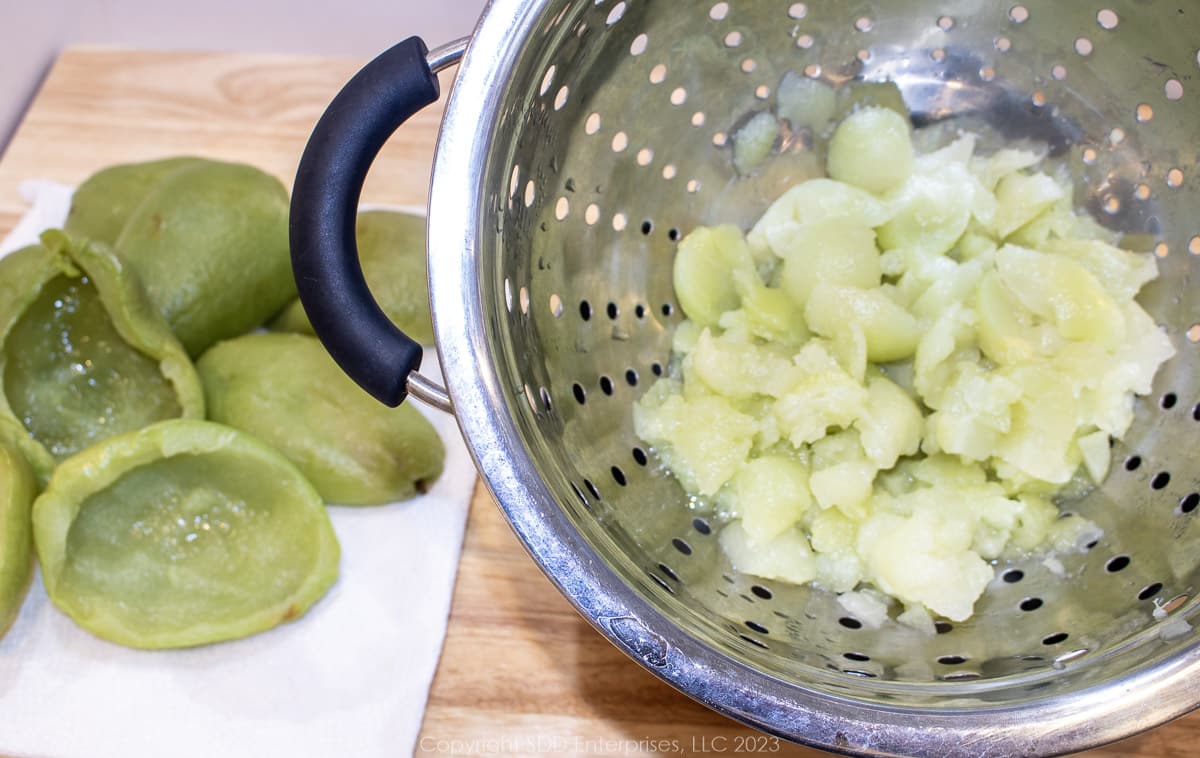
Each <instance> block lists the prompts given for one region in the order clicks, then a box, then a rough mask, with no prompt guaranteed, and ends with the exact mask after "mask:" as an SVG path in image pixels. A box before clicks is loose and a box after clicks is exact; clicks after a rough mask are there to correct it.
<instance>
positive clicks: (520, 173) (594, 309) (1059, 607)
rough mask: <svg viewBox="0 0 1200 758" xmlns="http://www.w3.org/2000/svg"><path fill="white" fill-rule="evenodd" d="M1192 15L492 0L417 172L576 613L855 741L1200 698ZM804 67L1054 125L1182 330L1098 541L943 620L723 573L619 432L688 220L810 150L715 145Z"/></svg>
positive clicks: (473, 426)
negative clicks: (761, 153) (749, 153)
mask: <svg viewBox="0 0 1200 758" xmlns="http://www.w3.org/2000/svg"><path fill="white" fill-rule="evenodd" d="M1177 10H1178V9H1177V7H1176V6H1175V5H1163V4H1158V3H1146V2H1141V1H1140V0H1112V2H1107V3H1105V4H1103V5H1094V4H1090V3H1089V4H1084V3H1062V2H1053V1H1052V0H1038V1H1037V2H1034V1H1032V0H1030V1H1029V2H1024V3H1022V4H1020V5H1011V4H1007V3H1006V4H994V3H989V2H985V1H984V0H951V1H950V2H941V3H936V4H935V3H923V2H914V1H911V0H910V1H907V2H886V3H884V2H869V1H866V0H854V1H852V2H833V0H826V1H824V2H809V3H807V4H803V3H790V2H767V1H765V0H764V1H763V2H758V1H757V0H756V1H755V2H731V3H724V2H706V3H691V2H687V3H658V2H650V1H649V0H643V1H642V2H634V1H632V0H630V1H629V2H614V0H598V1H597V0H579V1H578V2H552V1H551V0H494V2H493V3H492V4H491V6H490V7H489V10H488V12H487V13H486V15H485V17H484V19H483V20H482V22H481V24H480V26H479V28H478V30H477V33H476V35H475V37H474V39H473V40H472V42H471V44H470V46H469V49H468V51H467V54H466V56H465V58H464V60H463V64H462V67H461V68H460V71H459V75H458V80H457V84H456V88H455V90H454V92H453V93H452V95H451V97H450V101H449V103H448V106H447V110H446V115H445V118H444V122H443V127H442V133H441V137H440V141H439V145H438V153H437V159H436V163H435V170H434V175H433V176H434V178H433V185H432V193H431V201H430V216H429V218H430V224H429V227H430V239H429V256H430V261H429V265H430V274H431V282H432V283H431V294H432V306H433V309H434V313H435V327H436V331H437V336H438V349H439V353H440V356H441V360H442V366H443V369H444V372H445V375H446V378H447V383H448V390H449V395H450V398H451V399H452V400H453V405H454V408H455V413H456V416H457V418H458V421H459V424H460V426H461V427H462V430H463V432H464V434H465V436H466V438H467V440H468V443H469V445H470V447H471V449H472V452H473V454H474V456H475V458H476V461H477V463H478V465H479V468H480V470H481V471H482V473H483V475H484V477H485V479H486V481H487V483H488V486H489V487H490V488H491V489H492V492H493V493H494V494H495V495H496V498H497V500H498V501H499V503H500V505H501V507H502V508H503V509H504V511H505V513H506V514H507V516H508V518H509V520H510V522H511V523H512V525H513V528H514V529H515V531H516V532H517V534H518V535H519V536H520V538H521V539H522V541H523V542H524V543H525V545H526V547H527V548H528V549H529V551H530V553H531V554H532V555H533V557H534V558H535V560H537V561H538V563H539V564H540V565H541V566H542V568H543V569H544V570H545V571H546V573H547V575H548V576H549V577H550V578H551V579H552V581H554V582H555V584H556V585H557V586H558V587H559V588H560V589H561V590H562V591H563V592H564V594H565V595H566V596H567V597H568V598H570V599H571V601H572V602H573V603H574V604H575V605H576V607H577V608H578V609H579V611H580V612H581V613H582V614H583V615H584V617H585V618H587V619H588V620H589V621H590V622H591V623H592V624H593V625H595V626H596V628H597V629H599V630H600V631H601V632H602V633H603V634H605V635H606V636H607V637H608V638H609V639H611V640H612V641H613V642H614V644H617V645H618V646H619V647H621V648H622V649H624V650H625V651H626V652H627V653H629V654H630V655H631V656H632V657H633V658H635V659H636V660H638V661H640V662H641V663H642V664H643V665H644V666H645V667H646V668H647V669H648V670H650V671H652V672H654V673H655V674H657V675H658V676H660V677H662V678H663V679H665V680H667V681H668V682H670V683H672V684H673V685H674V686H676V687H678V688H679V689H681V690H682V691H684V692H686V693H688V694H689V695H691V696H693V697H695V698H696V699H698V700H700V701H701V702H703V703H705V704H706V705H709V706H711V707H713V708H715V709H717V710H720V711H722V712H723V713H726V714H728V715H730V716H732V717H734V718H737V719H740V720H742V721H744V722H746V723H749V724H752V725H754V726H757V727H759V728H761V729H764V730H766V731H769V732H773V733H776V734H780V735H783V736H786V737H789V738H791V739H795V740H799V741H803V742H806V743H809V744H813V745H816V746H819V747H823V748H825V749H830V750H838V751H843V752H850V753H856V754H870V755H885V754H898V755H914V754H919V755H938V756H941V755H963V756H966V755H982V754H991V755H1012V754H1022V755H1031V754H1055V753H1061V752H1066V751H1071V750H1079V749H1083V748H1085V747H1089V746H1093V745H1097V744H1101V743H1104V742H1108V741H1112V740H1115V739H1119V738H1121V737H1124V736H1127V735H1129V734H1133V733H1135V732H1138V731H1141V730H1144V729H1147V728H1150V727H1153V726H1155V725H1157V724H1160V723H1162V722H1163V721H1166V720H1168V719H1170V718H1173V717H1175V716H1178V715H1181V714H1182V713H1184V712H1186V711H1188V710H1190V709H1192V708H1194V707H1195V706H1196V705H1197V701H1198V700H1200V688H1198V687H1197V685H1196V681H1197V677H1200V641H1198V640H1197V636H1196V634H1195V633H1194V631H1193V630H1192V628H1191V626H1190V625H1189V623H1188V622H1189V621H1190V622H1191V623H1195V622H1196V620H1197V619H1196V617H1197V615H1198V614H1197V611H1196V609H1197V607H1198V604H1197V601H1196V600H1195V599H1194V597H1195V595H1196V591H1197V584H1200V509H1197V508H1196V505H1197V502H1200V495H1193V493H1194V492H1195V491H1196V490H1197V489H1200V469H1198V468H1197V466H1196V465H1195V463H1194V461H1193V455H1192V452H1191V451H1192V448H1193V440H1194V439H1195V437H1196V432H1197V431H1198V430H1200V421H1197V419H1200V411H1198V410H1194V408H1195V406H1196V404H1197V402H1198V401H1200V386H1198V379H1200V377H1198V375H1197V372H1196V370H1195V363H1196V350H1197V347H1196V345H1195V344H1194V343H1195V341H1197V340H1200V327H1194V326H1193V325H1195V324H1197V323H1200V299H1197V298H1196V297H1195V296H1194V295H1193V294H1192V281H1193V277H1194V276H1195V274H1196V271H1197V269H1196V267H1197V264H1198V263H1200V257H1198V255H1196V254H1200V220H1198V219H1200V214H1197V212H1196V211H1197V208H1198V207H1200V202H1198V200H1200V192H1198V188H1200V181H1198V179H1200V177H1197V176H1196V175H1195V171H1196V169H1195V167H1196V165H1197V140H1196V138H1195V134H1196V131H1195V126H1194V125H1195V123H1196V116H1197V115H1200V109H1198V108H1197V107H1196V103H1198V102H1200V93H1197V92H1193V91H1191V89H1192V88H1193V87H1194V86H1195V85H1193V84H1192V82H1193V81H1194V80H1195V74H1196V70H1197V68H1198V67H1200V53H1198V51H1197V47H1198V45H1200V34H1197V30H1198V28H1200V22H1197V21H1196V19H1197V18H1198V17H1200V14H1193V13H1192V12H1191V9H1190V8H1189V9H1186V10H1187V12H1186V13H1183V14H1180V13H1177V12H1176V11H1177ZM1102 11H1103V12H1102ZM1110 14H1111V15H1110ZM1114 20H1115V24H1114V23H1112V22H1113V21H1114ZM641 35H645V41H644V42H642V41H640V40H641ZM789 72H795V73H797V74H799V75H805V76H812V77H820V78H823V79H825V80H827V81H829V82H831V83H833V84H835V85H837V86H846V85H848V84H849V83H853V82H859V81H885V80H886V81H894V82H896V83H897V85H898V86H899V88H900V90H901V92H902V93H903V95H904V99H905V101H906V103H907V104H908V106H909V107H910V109H911V110H912V111H913V113H914V120H915V121H916V122H917V123H919V124H922V125H926V124H928V125H931V126H932V127H933V128H932V129H930V130H928V131H927V134H929V135H932V136H930V137H929V139H936V138H937V137H938V136H939V135H940V136H941V137H943V138H944V137H945V136H946V135H948V134H949V133H950V132H951V131H952V130H954V129H956V128H958V127H960V126H961V127H965V128H971V129H975V130H983V131H984V133H985V136H986V137H987V139H986V140H985V143H986V144H985V147H995V146H996V145H998V144H1001V143H1008V142H1011V141H1014V140H1032V141H1036V142H1043V143H1046V144H1047V145H1048V146H1049V147H1050V148H1051V150H1052V151H1053V152H1054V154H1055V155H1056V156H1058V158H1059V160H1061V161H1062V163H1063V165H1065V166H1066V167H1068V168H1069V170H1070V171H1071V172H1072V176H1073V177H1074V178H1075V180H1076V183H1077V190H1078V196H1077V200H1078V202H1079V204H1080V205H1081V206H1083V207H1086V208H1087V209H1089V210H1090V211H1092V212H1093V214H1094V215H1096V216H1097V218H1098V219H1099V220H1100V221H1101V223H1103V224H1105V225H1107V226H1109V227H1110V228H1114V229H1120V230H1122V231H1124V232H1126V238H1125V239H1126V244H1127V245H1128V246H1130V247H1133V248H1135V249H1138V250H1142V251H1146V252H1147V254H1158V255H1160V270H1161V272H1162V275H1161V277H1160V279H1159V281H1157V282H1155V283H1154V284H1153V285H1152V286H1151V287H1149V288H1148V289H1147V291H1146V292H1145V293H1144V297H1143V298H1142V301H1143V303H1144V304H1145V305H1146V307H1147V308H1148V310H1149V311H1150V312H1151V313H1152V314H1153V315H1154V316H1155V317H1156V318H1157V319H1158V320H1159V321H1160V323H1162V324H1163V325H1164V326H1165V328H1166V329H1167V330H1168V332H1169V333H1170V335H1171V336H1172V338H1173V340H1174V342H1175V344H1176V347H1177V350H1178V355H1177V357H1176V358H1175V359H1173V360H1172V362H1171V363H1169V364H1168V365H1167V366H1166V367H1165V368H1164V369H1163V370H1162V371H1161V372H1160V375H1159V377H1158V379H1157V383H1156V387H1155V393H1154V395H1152V396H1150V397H1147V398H1144V399H1142V400H1140V401H1139V403H1138V406H1137V412H1136V421H1135V424H1134V427H1133V428H1132V429H1131V431H1130V433H1129V434H1128V435H1127V438H1126V440H1125V441H1124V442H1123V443H1121V444H1118V445H1117V446H1116V448H1115V450H1114V455H1115V456H1116V458H1115V465H1114V471H1113V474H1112V475H1111V476H1110V478H1109V480H1108V481H1107V482H1106V483H1105V485H1104V487H1103V488H1102V489H1100V490H1098V491H1097V492H1096V493H1094V494H1092V495H1091V496H1089V497H1088V498H1086V499H1084V500H1082V501H1080V502H1077V503H1073V504H1072V505H1071V506H1070V507H1071V508H1072V509H1073V510H1076V511H1078V512H1080V513H1083V514H1085V515H1087V516H1088V517H1089V518H1091V519H1093V520H1095V521H1097V522H1098V523H1100V525H1101V526H1102V527H1103V528H1104V530H1105V536H1104V537H1103V538H1102V539H1101V540H1100V541H1099V542H1098V543H1097V544H1096V545H1095V547H1094V548H1093V549H1092V550H1091V551H1090V552H1088V553H1087V554H1085V555H1079V556H1075V557H1074V559H1068V560H1064V564H1065V565H1064V569H1065V571H1066V573H1067V575H1068V577H1067V578H1066V579H1062V578H1059V577H1057V576H1055V575H1054V573H1053V571H1052V570H1051V567H1048V566H1046V565H1044V564H1043V563H1041V562H1040V561H1039V560H1036V559H1034V560H1029V561H1026V562H1020V563H1014V564H1013V565H1011V566H1007V565H1006V566H1003V567H1000V569H1001V570H1003V569H1008V568H1013V569H1019V570H1020V571H1021V572H1022V577H1021V578H1020V580H1019V581H1005V580H1003V579H1001V578H999V574H1000V571H998V572H997V574H998V578H997V580H996V582H995V583H994V584H993V586H992V587H991V588H989V591H988V593H987V595H986V596H985V598H984V599H983V600H982V601H981V602H980V604H979V606H978V613H977V615H976V617H975V618H973V619H971V620H970V621H968V622H965V623H962V624H956V625H953V626H952V627H950V628H946V627H943V630H944V633H941V634H938V635H936V636H934V637H923V636H921V635H919V634H917V633H915V632H913V631H911V630H908V629H906V628H904V627H902V626H900V625H898V624H895V623H894V622H888V623H886V624H885V625H884V626H883V627H882V628H880V629H877V630H872V629H869V628H866V627H865V626H862V625H859V626H858V627H854V623H853V621H855V620H853V619H851V620H850V621H849V622H848V621H847V619H849V618H850V614H848V613H847V612H846V611H845V610H844V609H842V608H841V607H840V606H839V604H838V603H837V602H836V599H835V598H833V597H831V596H830V595H828V594H827V593H823V592H818V591H812V590H809V589H807V588H796V587H789V586H786V585H782V584H777V583H769V582H762V581H759V580H755V579H753V578H751V577H745V576H741V575H738V574H737V573H736V572H735V571H733V570H732V568H731V567H730V566H729V564H728V562H727V561H726V560H725V558H724V556H723V555H722V554H721V552H720V550H719V548H718V546H717V544H716V538H715V535H716V527H717V524H716V523H715V522H712V521H709V520H706V518H705V517H704V516H703V515H702V514H698V513H696V512H693V511H692V510H690V509H689V507H688V502H687V498H686V495H685V494H684V493H683V492H682V490H681V489H680V488H679V486H678V485H677V484H676V483H675V481H674V480H673V479H671V478H670V477H669V476H668V475H667V474H666V473H665V472H664V471H663V470H662V469H661V468H660V467H658V466H657V465H656V462H655V460H654V458H653V454H652V451H647V450H645V449H644V446H643V445H642V443H640V442H639V441H638V440H637V438H636V437H635V435H634V434H633V430H632V421H631V417H630V407H631V404H632V402H633V401H634V400H635V399H636V398H637V397H638V396H639V395H640V393H642V392H643V391H644V390H645V389H646V388H647V387H648V386H649V385H650V384H651V383H652V381H653V380H654V377H655V373H656V370H655V366H658V367H659V370H661V369H662V367H664V366H666V364H667V361H668V357H669V353H670V338H671V333H672V330H673V328H674V326H675V324H677V323H678V322H679V320H680V319H681V316H680V314H679V313H678V309H677V307H676V304H675V301H674V295H673V292H672V289H671V276H670V271H671V261H672V256H673V254H674V245H675V242H676V240H677V239H678V238H679V237H681V236H682V235H684V234H686V233H687V232H688V231H689V230H690V229H692V228H693V227H694V226H696V225H698V224H705V223H712V222H718V221H720V222H732V223H738V224H741V225H743V227H744V226H746V225H748V224H749V223H750V221H752V220H753V219H754V218H755V217H756V216H757V215H759V214H760V213H761V212H762V210H763V208H764V207H765V206H766V204H767V203H769V201H770V200H771V199H773V198H774V197H775V196H777V195H778V194H779V193H780V192H781V191H782V190H783V189H784V188H786V187H787V186H789V185H791V184H792V183H794V182H796V181H798V180H800V179H803V178H806V177H808V176H812V175H813V173H814V172H815V171H816V170H817V167H818V166H819V165H821V156H820V155H819V153H818V151H816V150H814V149H813V146H812V145H811V143H809V142H808V141H806V140H805V139H803V135H799V136H797V135H789V134H787V133H781V138H780V140H781V141H780V146H781V150H780V154H779V155H778V156H777V157H775V158H774V159H773V160H772V161H771V162H770V163H769V164H767V165H764V166H763V167H762V168H761V169H760V170H759V171H758V172H757V173H755V174H753V175H751V176H748V177H739V176H738V175H737V173H736V172H735V171H734V169H733V167H732V163H731V160H730V144H729V136H728V135H729V134H731V133H732V132H733V131H734V130H735V129H736V127H737V126H738V125H739V124H740V123H743V122H744V120H746V119H747V118H749V117H750V116H751V115H752V114H753V113H755V112H757V111H760V110H766V109H771V108H773V107H774V103H773V100H772V97H773V92H774V89H775V87H776V86H777V85H778V83H779V81H780V80H781V78H782V77H783V76H784V75H786V74H788V73H789ZM1140 106H1145V108H1142V107H1140ZM1147 109H1149V110H1147ZM1147 116H1149V118H1147ZM1193 253H1195V254H1193ZM635 448H636V449H638V450H639V451H641V453H648V454H649V455H648V457H646V458H645V459H644V460H646V464H645V465H642V464H641V463H640V462H639V461H640V460H642V459H641V458H639V457H635V456H637V454H635V453H634V450H635ZM1122 464H1123V465H1122ZM1164 473H1165V474H1167V477H1166V478H1164V476H1163V474H1164ZM1193 498H1195V500H1193ZM1122 556H1126V557H1128V558H1129V561H1128V562H1127V563H1126V564H1125V565H1124V566H1122V567H1121V568H1120V569H1117V570H1114V567H1115V566H1118V565H1120V563H1121V562H1120V561H1118V562H1115V563H1114V562H1113V561H1112V559H1114V558H1120V557H1122ZM1010 576H1015V575H1010ZM1156 585H1157V587H1156ZM1034 600H1036V601H1037V602H1036V603H1035V602H1033V601H1034ZM1159 606H1161V610H1159V613H1158V615H1159V616H1162V618H1161V619H1160V618H1159V617H1157V616H1156V615H1155V613H1154V612H1155V610H1156V608H1157V607H1159Z"/></svg>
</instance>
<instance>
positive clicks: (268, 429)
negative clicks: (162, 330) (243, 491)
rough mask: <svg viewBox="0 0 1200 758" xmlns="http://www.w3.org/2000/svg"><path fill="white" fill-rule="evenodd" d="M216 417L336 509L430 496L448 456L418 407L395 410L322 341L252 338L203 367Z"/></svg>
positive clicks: (223, 347) (227, 345)
mask: <svg viewBox="0 0 1200 758" xmlns="http://www.w3.org/2000/svg"><path fill="white" fill-rule="evenodd" d="M196 368H197V369H198V370H199V372H200V378H201V380H202V381H203V383H204V393H205V397H206V398H207V400H206V402H207V405H208V409H209V417H210V418H211V419H212V420H214V421H218V422H220V423H223V424H229V425H230V426H233V427H236V428H238V429H241V430H243V431H245V432H249V433H250V434H253V435H255V436H256V437H258V438H259V439H261V440H263V441H265V442H267V443H268V444H270V445H273V446H274V447H275V448H276V449H277V450H279V451H280V452H281V453H283V455H285V456H286V457H287V458H288V459H289V460H291V461H292V462H293V463H295V464H296V466H297V467H298V468H299V469H300V470H301V471H302V472H304V475H305V476H306V477H308V480H309V481H310V482H312V483H313V485H314V486H315V487H316V488H317V490H318V491H319V492H320V493H321V496H322V497H324V498H325V500H326V501H328V502H332V503H338V504H341V505H378V504H382V503H389V502H392V501H395V500H403V499H407V498H410V497H412V496H414V495H416V494H417V493H419V492H424V491H425V490H427V489H428V488H429V486H430V484H431V483H432V482H433V481H434V480H435V479H436V478H437V477H438V476H439V475H440V474H441V472H442V466H443V463H444V460H445V455H446V453H445V448H444V447H443V446H442V441H441V439H440V438H439V437H438V435H437V431H436V430H435V429H434V428H433V426H432V425H431V424H430V423H429V422H428V421H427V420H426V419H425V417H424V416H422V415H421V414H420V412H418V411H417V410H416V409H415V408H412V407H411V406H409V405H401V406H399V407H397V408H387V407H385V406H383V405H381V404H380V403H379V402H378V401H376V400H375V399H374V398H372V397H371V396H370V395H368V394H367V393H366V392H364V391H363V390H362V389H361V388H360V387H359V386H358V385H356V384H355V383H354V382H353V381H351V380H350V379H349V378H348V377H347V376H346V375H345V374H344V373H342V371H341V369H339V368H338V367H337V364H335V363H334V362H333V359H332V358H330V357H329V354H328V353H326V352H325V348H324V347H322V346H321V343H320V342H318V341H317V340H316V338H314V337H308V336H304V335H300V334H269V333H262V334H251V335H247V336H245V337H239V338H238V339H234V340H229V341H228V342H222V343H221V344H219V345H217V346H215V347H213V348H212V349H211V350H209V351H208V352H207V353H205V354H204V356H203V357H201V358H200V360H199V361H198V363H197V364H196Z"/></svg>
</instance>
